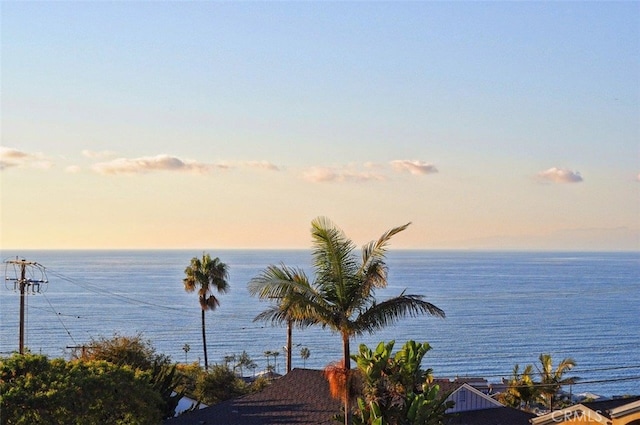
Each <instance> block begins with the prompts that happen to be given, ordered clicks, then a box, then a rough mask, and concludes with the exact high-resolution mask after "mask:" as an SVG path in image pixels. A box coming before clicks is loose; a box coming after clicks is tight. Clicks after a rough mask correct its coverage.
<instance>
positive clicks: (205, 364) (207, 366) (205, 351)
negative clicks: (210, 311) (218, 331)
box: [202, 310, 209, 371]
mask: <svg viewBox="0 0 640 425" xmlns="http://www.w3.org/2000/svg"><path fill="white" fill-rule="evenodd" d="M202 346H203V347H204V370H206V371H208V370H209V360H208V359H207V334H206V333H205V331H204V310H202Z"/></svg>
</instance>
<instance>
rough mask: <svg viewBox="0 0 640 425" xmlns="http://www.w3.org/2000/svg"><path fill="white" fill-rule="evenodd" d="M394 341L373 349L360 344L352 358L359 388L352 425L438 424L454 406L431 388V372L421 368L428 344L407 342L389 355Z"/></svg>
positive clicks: (445, 395) (437, 390) (438, 391)
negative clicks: (359, 384) (355, 366)
mask: <svg viewBox="0 0 640 425" xmlns="http://www.w3.org/2000/svg"><path fill="white" fill-rule="evenodd" d="M393 346H394V341H391V342H389V343H387V344H385V343H384V342H381V343H379V344H378V346H377V347H376V349H375V350H371V349H369V348H368V347H367V346H366V345H364V344H361V345H360V347H359V353H358V354H356V355H353V356H352V359H353V360H354V361H355V362H356V365H357V370H358V372H359V374H360V377H361V379H360V381H361V384H362V387H361V389H360V396H359V397H358V400H357V401H358V402H357V406H358V410H357V412H356V414H355V416H354V424H355V425H365V424H366V425H383V424H389V425H396V424H397V425H400V424H403V425H404V424H411V425H438V424H441V423H442V420H443V417H444V413H445V411H446V410H447V409H448V408H449V407H451V406H452V405H453V402H449V401H446V398H447V397H448V396H449V394H441V393H440V389H439V386H437V385H433V376H432V370H431V369H426V370H423V369H422V368H421V363H422V359H423V358H424V356H425V354H426V353H427V352H428V351H429V350H431V346H430V345H429V344H428V343H416V342H415V341H407V342H406V343H405V345H404V346H403V347H402V348H401V349H400V350H399V351H398V352H397V353H396V354H395V355H393V354H392V350H393Z"/></svg>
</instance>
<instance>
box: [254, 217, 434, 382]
mask: <svg viewBox="0 0 640 425" xmlns="http://www.w3.org/2000/svg"><path fill="white" fill-rule="evenodd" d="M409 224H410V223H407V224H405V225H403V226H399V227H395V228H393V229H391V230H389V231H387V232H385V233H384V234H383V235H382V236H380V238H378V240H375V241H372V242H369V243H368V244H366V245H364V246H363V247H362V252H361V258H360V259H358V257H357V255H355V254H354V251H355V249H356V245H355V244H354V243H353V241H352V240H351V239H349V238H348V237H347V236H346V235H345V234H344V233H343V232H342V230H341V229H339V228H338V227H336V226H335V225H334V224H333V223H332V222H331V221H330V220H329V219H327V218H324V217H319V218H316V219H315V220H313V221H312V223H311V236H312V240H313V250H312V257H313V267H314V271H315V279H314V281H313V284H311V283H310V281H309V279H308V278H307V276H306V275H305V273H304V272H303V271H302V270H300V269H292V268H288V267H286V266H284V265H283V266H280V267H275V266H271V267H269V268H268V269H267V270H265V272H263V273H262V274H261V275H260V276H258V277H257V278H255V279H252V281H251V282H250V283H249V291H250V293H252V294H254V295H255V294H258V295H259V296H260V298H262V299H277V300H279V305H278V306H275V307H272V308H271V309H269V310H267V311H265V312H263V313H261V315H260V316H258V317H262V318H263V319H271V320H274V321H276V322H277V321H280V322H283V321H285V320H287V319H291V320H292V321H294V322H296V323H301V324H307V325H308V324H317V325H320V326H322V327H323V328H326V327H328V328H329V329H331V330H332V331H334V332H337V333H339V334H340V335H341V338H342V351H343V367H344V368H345V370H349V369H350V361H351V360H350V346H349V343H350V340H351V338H352V337H354V336H359V335H362V334H364V333H367V332H368V333H373V332H375V331H376V330H379V329H381V328H383V327H385V326H387V325H391V324H393V323H395V322H396V321H398V320H399V319H400V318H402V317H405V316H417V315H420V314H430V315H434V316H438V317H444V315H445V314H444V311H442V310H441V309H440V308H438V307H436V306H435V305H433V304H431V303H429V302H427V301H424V299H423V298H424V297H423V296H422V295H410V294H405V293H404V292H402V293H401V294H400V295H398V296H396V297H393V298H390V299H387V300H385V301H382V302H380V303H378V302H377V300H376V298H375V290H376V289H380V288H384V287H386V285H387V266H386V264H385V262H384V259H385V254H386V250H387V245H388V243H389V240H390V239H391V238H392V237H393V236H394V235H396V234H397V233H399V232H401V231H403V230H405V229H406V228H407V227H408V226H409Z"/></svg>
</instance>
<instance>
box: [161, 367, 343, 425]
mask: <svg viewBox="0 0 640 425" xmlns="http://www.w3.org/2000/svg"><path fill="white" fill-rule="evenodd" d="M340 408H341V404H340V401H339V400H335V399H333V398H332V397H331V395H330V393H329V383H328V382H327V380H326V378H325V377H324V374H323V372H322V371H321V370H311V369H293V370H292V371H291V372H289V373H287V374H286V375H284V376H283V377H281V378H279V379H276V380H274V381H273V382H272V383H271V384H270V385H269V386H267V387H266V388H264V389H263V390H262V391H260V392H256V393H252V394H247V395H245V396H242V397H238V398H234V399H231V400H227V401H223V402H222V403H219V404H216V405H214V406H211V407H208V408H205V409H201V410H198V411H195V412H189V413H186V414H184V415H181V416H178V417H176V418H172V419H169V420H167V421H165V422H164V423H165V425H192V424H193V425H199V424H203V425H205V424H206V425H211V424H216V425H266V424H269V425H278V424H280V425H284V424H289V425H325V424H326V425H335V424H336V422H335V420H334V419H333V416H334V415H336V414H339V413H340Z"/></svg>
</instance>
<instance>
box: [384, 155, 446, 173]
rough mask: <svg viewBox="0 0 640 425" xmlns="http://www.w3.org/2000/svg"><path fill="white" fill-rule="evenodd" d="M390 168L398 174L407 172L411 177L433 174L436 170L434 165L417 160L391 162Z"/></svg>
mask: <svg viewBox="0 0 640 425" xmlns="http://www.w3.org/2000/svg"><path fill="white" fill-rule="evenodd" d="M391 166H392V167H393V169H394V170H396V171H398V172H401V173H402V172H408V173H411V174H413V175H421V174H433V173H437V172H438V169H437V168H436V166H435V165H433V164H429V163H427V162H424V161H419V160H408V159H397V160H395V161H391Z"/></svg>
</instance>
